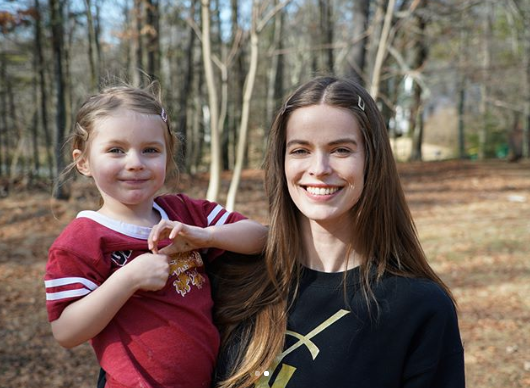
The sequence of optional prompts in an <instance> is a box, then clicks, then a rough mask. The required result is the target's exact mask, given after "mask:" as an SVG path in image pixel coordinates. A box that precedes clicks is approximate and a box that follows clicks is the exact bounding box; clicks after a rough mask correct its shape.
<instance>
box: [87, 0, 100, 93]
mask: <svg viewBox="0 0 530 388" xmlns="http://www.w3.org/2000/svg"><path fill="white" fill-rule="evenodd" d="M90 2H91V0H85V8H86V10H85V12H86V18H87V27H88V28H87V29H88V64H89V67H90V90H91V92H92V93H93V92H95V91H96V90H97V86H98V78H99V76H98V69H97V65H96V59H95V55H96V53H95V46H96V43H95V41H96V32H95V30H94V22H93V18H92V6H91V3H90Z"/></svg>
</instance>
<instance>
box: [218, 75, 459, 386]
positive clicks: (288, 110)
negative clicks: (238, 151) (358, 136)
mask: <svg viewBox="0 0 530 388" xmlns="http://www.w3.org/2000/svg"><path fill="white" fill-rule="evenodd" d="M318 104H326V105H329V106H332V107H338V108H343V109H347V110H349V111H350V112H351V113H352V114H353V115H354V117H355V118H356V119H357V121H358V123H359V126H360V129H361V133H362V136H363V140H364V147H365V164H364V165H365V171H364V189H363V192H362V194H361V197H360V198H359V201H358V202H357V204H356V205H355V206H354V207H353V208H352V209H351V217H352V219H353V220H354V225H355V226H354V231H353V233H352V235H351V239H350V247H351V249H354V250H355V252H356V254H357V255H358V256H359V258H360V261H361V264H360V273H361V278H362V282H361V285H362V292H363V295H364V298H365V301H366V303H367V305H368V307H369V308H370V306H372V305H375V306H376V307H377V301H376V300H375V297H374V294H373V291H372V289H373V285H374V283H376V282H378V281H379V280H380V279H381V278H382V276H383V275H384V274H385V273H389V274H394V275H398V276H404V277H416V278H426V279H431V280H433V281H434V282H436V283H437V284H439V285H440V286H441V287H442V288H443V289H444V290H445V291H446V292H447V294H448V295H449V296H450V297H451V298H452V294H451V292H450V290H449V289H448V287H447V286H446V285H445V284H444V283H443V282H442V280H441V279H440V278H439V277H438V276H437V275H436V274H435V273H434V271H433V270H432V268H431V267H430V266H429V264H428V263H427V260H426V257H425V254H424V252H423V249H422V247H421V245H420V242H419V240H418V237H417V232H416V229H415V225H414V222H413V219H412V216H411V214H410V211H409V208H408V205H407V202H406V200H405V195H404V192H403V190H402V187H401V183H400V180H399V175H398V171H397V167H396V163H395V161H394V156H393V153H392V150H391V147H390V142H389V138H388V132H387V128H386V126H385V124H384V120H383V117H382V116H381V114H380V112H379V110H378V108H377V105H376V103H375V102H374V101H373V99H372V98H371V96H370V95H369V94H368V93H367V92H366V90H365V89H364V88H362V87H361V86H359V85H358V84H356V83H354V82H353V81H350V80H347V79H339V78H335V77H317V78H315V79H313V80H311V81H309V82H307V83H306V84H304V85H302V86H301V87H299V88H298V89H297V90H296V91H295V92H294V93H293V94H292V95H291V96H289V97H288V98H287V99H286V101H285V102H284V104H283V105H282V107H281V109H280V111H279V113H278V114H277V116H276V118H275V120H274V123H273V125H272V128H271V131H270V136H269V144H268V149H267V153H266V159H265V166H264V167H265V191H266V194H267V198H268V205H269V217H270V218H269V221H270V227H269V237H268V241H267V247H266V251H265V260H264V262H262V263H263V264H261V266H265V267H266V270H265V269H264V268H260V264H259V262H258V264H254V265H248V266H247V267H249V268H251V270H245V267H241V268H242V269H240V271H241V272H242V273H241V274H239V276H240V278H241V279H244V283H241V284H239V285H238V287H237V286H236V287H234V288H233V289H231V285H230V283H231V282H232V281H230V280H227V281H226V282H225V283H224V284H223V287H225V289H220V297H219V300H218V303H219V304H218V306H216V318H217V321H218V322H219V323H220V325H221V333H222V339H223V346H224V347H225V349H229V350H228V351H225V353H226V352H228V354H229V356H228V358H229V364H230V365H231V367H232V369H231V372H230V374H229V375H228V376H222V377H223V378H224V380H223V381H221V383H220V384H219V386H220V387H250V386H251V385H252V384H253V383H254V382H255V381H256V380H257V378H258V377H259V376H257V375H256V373H255V372H256V371H258V372H260V371H264V370H266V369H267V367H268V366H269V365H271V364H272V363H273V361H274V358H275V357H276V356H277V355H278V354H280V352H281V351H282V350H283V345H284V336H285V330H286V327H287V308H288V304H287V301H288V300H290V299H292V298H289V295H296V290H297V287H298V283H299V277H300V272H301V268H302V266H301V264H300V258H301V255H302V254H303V252H304V247H303V246H302V240H301V236H300V227H299V224H298V215H299V211H298V209H297V208H296V206H295V204H294V203H293V201H292V199H291V197H290V195H289V192H288V189H287V182H286V179H285V170H284V165H285V150H286V128H287V123H288V121H289V118H290V116H291V114H292V112H294V111H295V110H296V109H299V108H301V107H306V106H311V105H318ZM227 290H230V294H228V293H227V292H226V291H227ZM345 302H346V303H347V301H345ZM236 337H237V338H236ZM231 341H235V342H236V343H238V344H240V346H239V347H237V346H232V347H231V346H230V344H231Z"/></svg>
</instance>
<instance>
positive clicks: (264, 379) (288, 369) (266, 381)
mask: <svg viewBox="0 0 530 388" xmlns="http://www.w3.org/2000/svg"><path fill="white" fill-rule="evenodd" d="M349 313H350V312H349V311H347V310H342V309H341V310H339V311H337V312H336V313H335V314H333V315H332V316H331V317H329V318H328V319H326V320H325V321H324V322H322V323H321V324H320V325H318V326H317V327H316V328H314V329H313V330H311V331H310V332H309V333H307V335H305V336H304V335H302V334H299V333H296V332H294V331H290V330H287V332H286V333H285V335H290V336H292V337H295V338H296V339H298V341H297V342H296V343H294V344H293V345H291V346H290V347H289V348H288V349H285V350H284V351H283V353H282V354H280V355H279V356H278V358H276V360H275V362H274V363H273V364H272V365H271V366H270V368H269V370H268V371H265V373H262V374H261V375H262V376H261V378H260V379H259V380H258V382H257V383H256V385H255V388H285V387H286V386H287V384H288V383H289V380H291V377H292V376H293V374H294V373H295V372H296V368H295V367H293V366H291V365H288V364H284V363H282V360H283V359H284V358H285V357H286V356H287V355H288V354H289V353H291V352H294V351H295V350H296V349H298V348H299V347H301V346H305V347H306V348H307V350H308V351H309V352H310V353H311V357H312V358H313V360H315V359H316V358H317V356H318V353H319V352H320V349H318V347H317V346H316V345H315V343H314V342H312V341H311V339H312V338H313V337H315V336H316V335H317V334H319V333H320V332H322V331H324V330H326V329H327V328H328V327H330V326H331V325H333V324H334V323H335V322H337V321H338V320H340V319H341V318H342V317H344V316H345V315H347V314H349ZM279 367H280V369H279V370H277V369H278V368H279ZM273 375H276V378H275V379H274V383H273V385H270V383H271V378H272V376H273Z"/></svg>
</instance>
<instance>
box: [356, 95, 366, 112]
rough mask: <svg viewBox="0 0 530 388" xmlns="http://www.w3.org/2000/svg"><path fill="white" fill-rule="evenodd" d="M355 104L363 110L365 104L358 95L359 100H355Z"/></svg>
mask: <svg viewBox="0 0 530 388" xmlns="http://www.w3.org/2000/svg"><path fill="white" fill-rule="evenodd" d="M357 106H358V107H359V108H361V110H362V111H363V112H364V107H365V106H366V104H365V103H364V101H363V99H362V98H361V96H359V100H358V101H357Z"/></svg>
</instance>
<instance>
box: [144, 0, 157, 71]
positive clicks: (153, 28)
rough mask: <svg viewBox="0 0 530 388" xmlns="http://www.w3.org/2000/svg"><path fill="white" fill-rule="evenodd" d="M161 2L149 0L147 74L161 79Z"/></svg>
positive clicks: (147, 13)
mask: <svg viewBox="0 0 530 388" xmlns="http://www.w3.org/2000/svg"><path fill="white" fill-rule="evenodd" d="M159 8H160V6H159V0H147V12H146V15H147V26H148V28H149V30H148V33H147V73H148V74H149V77H150V78H151V79H152V80H154V79H159V78H160V33H159V32H160V10H159Z"/></svg>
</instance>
